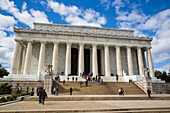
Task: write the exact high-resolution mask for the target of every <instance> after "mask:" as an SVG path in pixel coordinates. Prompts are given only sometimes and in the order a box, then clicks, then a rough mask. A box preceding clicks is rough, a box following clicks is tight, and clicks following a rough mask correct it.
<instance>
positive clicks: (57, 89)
mask: <svg viewBox="0 0 170 113" xmlns="http://www.w3.org/2000/svg"><path fill="white" fill-rule="evenodd" d="M55 90H56V95H57V96H58V91H59V88H58V86H57V87H56V89H55Z"/></svg>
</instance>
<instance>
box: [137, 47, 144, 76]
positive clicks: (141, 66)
mask: <svg viewBox="0 0 170 113" xmlns="http://www.w3.org/2000/svg"><path fill="white" fill-rule="evenodd" d="M137 52H138V66H139V74H140V75H144V67H143V58H142V50H141V47H137Z"/></svg>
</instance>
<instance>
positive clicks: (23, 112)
mask: <svg viewBox="0 0 170 113" xmlns="http://www.w3.org/2000/svg"><path fill="white" fill-rule="evenodd" d="M152 96H153V98H155V97H158V98H165V97H166V98H170V95H152ZM52 97H56V96H50V95H49V96H48V98H52ZM59 97H66V98H67V97H77V98H82V97H120V96H118V95H115V96H114V95H107V96H105V95H84V96H82V95H72V96H68V95H66V96H58V97H56V98H59ZM124 97H131V98H140V97H146V98H147V95H140V96H139V95H131V96H129V95H128V96H126V95H125V96H124ZM124 97H122V98H124ZM120 98H121V97H120ZM47 100H48V99H47ZM0 112H3V113H4V112H9V113H16V112H17V113H29V112H33V113H54V112H57V113H58V112H59V113H61V112H62V113H63V112H66V113H70V112H91V113H94V112H103V113H104V112H107V113H114V112H116V113H125V112H126V113H134V112H135V113H136V112H138V113H148V112H152V113H169V112H170V101H169V100H157V99H156V100H152V98H151V99H149V100H145V99H144V100H90V101H85V100H83V101H62V100H60V101H54V100H49V101H46V102H45V105H41V104H39V103H38V101H21V102H16V103H14V104H8V105H3V106H0Z"/></svg>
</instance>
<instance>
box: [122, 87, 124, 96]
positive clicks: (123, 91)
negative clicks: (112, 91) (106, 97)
mask: <svg viewBox="0 0 170 113" xmlns="http://www.w3.org/2000/svg"><path fill="white" fill-rule="evenodd" d="M121 95H123V96H124V90H123V88H121Z"/></svg>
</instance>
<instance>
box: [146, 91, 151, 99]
mask: <svg viewBox="0 0 170 113" xmlns="http://www.w3.org/2000/svg"><path fill="white" fill-rule="evenodd" d="M147 93H148V97H149V98H151V90H150V89H148V90H147Z"/></svg>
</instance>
